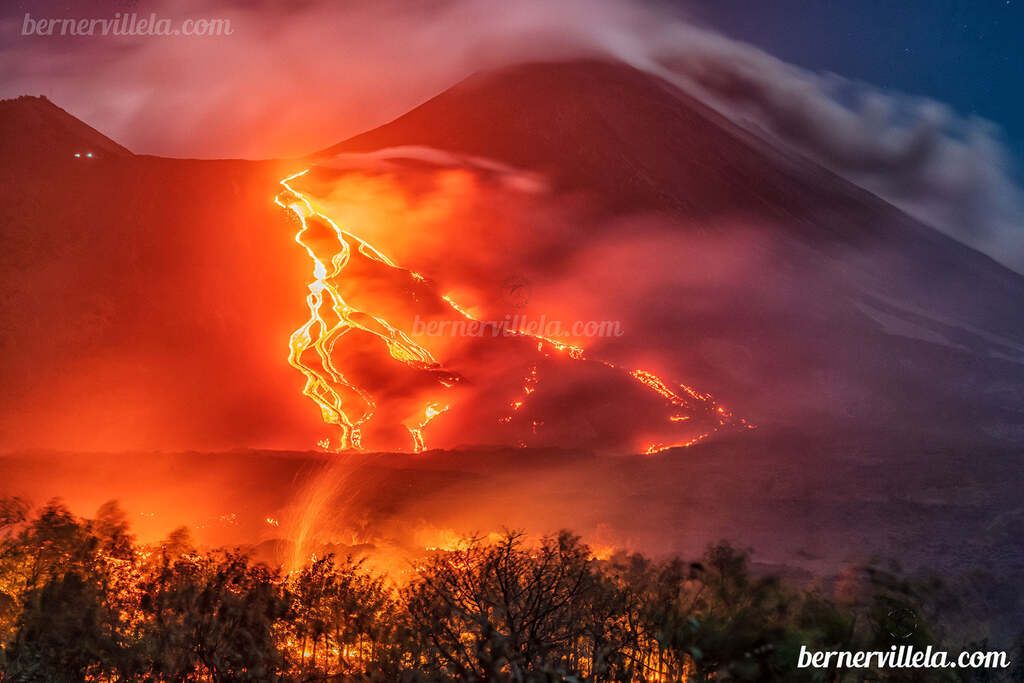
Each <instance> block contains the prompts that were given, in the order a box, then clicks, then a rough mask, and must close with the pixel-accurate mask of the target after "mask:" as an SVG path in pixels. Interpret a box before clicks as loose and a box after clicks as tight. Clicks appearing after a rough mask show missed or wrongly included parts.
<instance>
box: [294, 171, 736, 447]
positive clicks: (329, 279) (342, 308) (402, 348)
mask: <svg viewBox="0 0 1024 683" xmlns="http://www.w3.org/2000/svg"><path fill="white" fill-rule="evenodd" d="M309 170H310V169H308V168H307V169H306V170H304V171H300V172H299V173H295V174H293V175H290V176H288V177H287V178H284V179H283V180H281V181H280V184H281V186H282V187H283V188H284V190H282V191H281V192H280V193H278V195H277V196H276V197H275V198H274V202H275V203H276V204H277V205H278V206H280V207H281V208H283V209H286V210H288V211H291V212H292V213H294V214H295V216H296V217H297V218H298V220H299V230H298V231H297V232H296V233H295V242H296V243H297V244H299V245H300V246H301V247H302V248H303V249H305V251H306V254H307V255H308V256H309V258H310V259H311V260H312V261H313V277H314V280H313V282H311V283H310V284H309V292H310V293H309V295H308V296H307V297H306V304H307V306H308V307H309V318H308V319H307V320H306V322H305V323H303V324H302V326H301V327H299V328H298V329H297V330H295V331H294V332H293V333H292V335H291V337H290V338H289V340H288V348H289V353H288V362H289V364H290V365H292V367H294V368H296V369H297V370H299V371H300V372H301V373H302V374H303V375H304V376H305V378H306V384H305V386H304V387H303V390H302V393H303V394H304V395H305V396H307V397H309V398H310V399H312V400H313V401H314V402H315V403H316V404H317V405H318V406H319V407H320V412H321V415H322V417H323V420H324V422H326V423H327V424H333V425H337V426H338V428H339V429H340V432H341V435H340V437H339V442H338V447H337V448H336V450H338V451H343V450H348V449H351V448H354V449H361V448H362V444H361V428H362V426H363V425H365V424H366V423H367V422H368V421H369V420H370V419H371V418H372V417H373V414H374V410H375V408H376V403H375V402H374V399H373V397H372V396H370V394H369V393H368V392H367V391H366V390H365V389H362V388H361V387H359V386H357V385H355V384H353V383H352V382H350V381H349V380H348V379H347V378H346V377H345V375H344V374H342V373H341V371H339V370H338V368H337V367H336V366H335V364H334V361H333V358H332V357H333V352H334V347H335V344H336V343H337V341H338V340H339V339H340V338H341V337H342V335H344V334H345V333H347V332H348V331H350V330H353V329H356V330H362V331H364V332H368V333H370V334H372V335H374V336H376V337H378V338H379V339H381V340H382V341H383V342H384V343H385V344H386V345H387V348H388V353H389V354H390V355H391V357H392V358H394V359H395V360H397V361H399V362H402V363H405V364H407V365H409V366H412V367H415V368H418V369H441V366H440V364H439V363H438V362H437V360H435V358H434V357H433V355H431V353H430V352H429V351H428V350H427V349H425V348H423V347H422V346H420V345H419V344H417V343H416V342H414V341H413V340H412V339H411V338H410V337H409V335H407V334H406V333H405V332H403V331H402V330H399V329H398V328H396V327H394V326H393V325H392V324H391V323H389V322H388V321H387V320H385V319H384V318H381V317H379V316H376V315H372V314H369V313H366V312H365V311H361V310H358V309H356V308H354V307H353V306H351V305H349V304H348V303H347V302H346V301H345V300H344V299H343V298H342V296H341V294H340V292H339V290H338V287H337V285H336V284H335V283H336V281H337V278H339V276H340V275H341V272H342V271H343V270H344V269H345V267H346V266H347V265H348V262H349V259H350V256H351V245H350V241H351V242H352V243H354V244H356V245H358V250H359V253H361V254H362V255H363V256H365V257H367V258H370V259H372V260H375V261H378V262H380V263H383V264H384V265H386V266H388V267H390V268H395V269H396V270H401V271H403V272H405V273H406V274H407V275H408V276H409V277H410V278H412V279H414V280H417V281H423V280H424V278H423V276H422V275H420V274H419V273H416V272H413V271H410V270H407V269H405V268H402V267H401V266H398V265H397V264H396V263H395V262H394V261H392V260H391V259H389V258H388V257H387V256H385V255H384V254H382V253H381V252H380V251H379V250H377V249H376V248H375V247H373V246H372V245H370V244H369V243H367V242H366V241H364V240H362V239H361V238H359V237H357V236H356V235H353V234H352V233H350V232H347V231H345V230H342V229H341V228H340V227H338V225H337V224H336V223H335V222H334V221H333V220H331V218H330V217H329V216H326V215H325V214H323V213H320V212H318V211H317V210H316V209H314V208H313V204H312V202H310V201H309V199H308V198H307V197H306V196H305V195H304V194H302V193H301V192H299V191H298V190H296V189H295V188H294V187H292V186H291V185H290V183H291V181H293V180H295V179H296V178H300V177H302V176H304V175H306V174H307V173H309ZM311 219H313V220H317V221H320V222H322V223H323V224H324V225H326V226H328V227H330V229H331V230H333V232H334V234H335V237H336V238H337V241H338V246H339V250H338V251H337V252H335V253H334V254H333V255H332V256H331V258H330V261H329V264H328V263H324V261H322V260H321V259H320V257H318V256H317V254H316V253H315V252H314V251H313V249H312V247H310V245H308V244H306V243H305V242H304V241H303V236H304V235H305V234H306V231H307V230H308V229H309V221H310V220H311ZM442 298H443V299H444V301H445V302H447V303H448V305H449V306H451V308H452V309H453V310H454V311H456V312H457V313H458V314H459V315H461V316H463V317H464V318H467V319H469V320H476V318H475V317H473V315H472V314H470V313H469V311H468V310H467V309H466V308H464V307H462V306H460V305H459V304H457V303H456V302H455V301H454V300H453V299H452V298H451V297H450V296H448V295H445V296H443V297H442ZM325 304H328V305H327V309H326V310H327V311H328V312H329V313H327V314H326V315H327V317H328V318H334V319H336V322H333V324H332V322H329V320H328V319H326V318H325V313H324V310H325ZM357 314H358V315H359V316H360V318H366V319H367V322H360V320H359V319H356V318H354V316H355V315H357ZM507 332H508V333H509V334H512V335H514V336H521V337H527V338H530V339H533V340H535V341H536V342H537V350H538V351H540V352H543V351H544V347H545V345H547V346H549V347H550V348H551V349H553V350H555V351H558V352H565V353H567V355H568V356H569V358H571V359H573V360H585V359H587V358H586V356H585V354H584V350H583V348H582V347H580V346H574V345H572V344H567V343H564V342H560V341H557V340H554V339H549V338H547V337H542V336H539V335H534V334H530V333H527V332H522V331H519V330H507ZM311 348H312V349H313V351H315V352H316V355H317V357H318V358H319V365H320V368H321V370H317V369H316V368H315V367H312V366H310V365H308V364H306V363H305V362H304V361H303V355H304V354H305V353H306V352H307V351H308V350H309V349H311ZM596 362H599V363H601V364H603V365H605V366H607V367H609V368H613V369H615V370H618V371H620V372H624V373H626V374H628V375H629V376H630V377H631V378H632V379H633V380H635V381H636V382H638V383H640V384H642V385H643V386H644V387H646V388H647V389H649V390H651V391H653V392H655V393H657V394H659V395H660V396H661V397H662V398H664V399H666V400H667V401H668V402H669V403H670V404H671V405H673V406H677V407H681V408H682V407H687V408H693V407H694V403H700V404H703V405H704V406H706V407H707V408H709V409H710V411H713V413H714V415H715V417H716V419H717V422H718V425H717V426H715V427H712V428H711V429H710V430H709V431H707V432H704V433H702V434H699V435H698V436H695V437H690V438H688V439H686V440H684V441H679V442H675V443H667V444H665V443H655V444H651V445H649V446H647V447H646V448H645V452H646V453H647V454H654V453H659V452H661V451H664V450H667V449H669V448H674V447H686V446H692V445H693V444H695V443H698V442H700V441H703V440H704V439H706V438H708V437H709V436H711V434H712V433H713V432H714V431H716V430H717V429H718V428H720V427H724V426H725V425H726V424H728V423H730V422H731V421H732V420H733V415H732V413H731V411H729V410H728V409H726V408H725V407H724V406H722V405H719V404H718V403H716V402H715V400H714V399H713V397H712V396H711V395H710V394H703V393H700V392H698V391H696V390H694V389H692V388H691V387H688V386H686V385H684V384H681V385H679V387H680V388H681V389H682V390H683V392H684V393H685V394H686V395H687V396H688V397H689V400H687V399H686V398H683V397H682V396H680V395H679V394H678V393H676V392H675V391H674V390H673V389H672V388H670V387H669V385H668V384H667V383H666V382H665V381H664V380H662V379H661V378H660V377H658V376H657V375H655V374H654V373H652V372H649V371H647V370H639V369H638V370H626V369H624V368H620V367H619V366H617V365H615V364H613V363H610V362H608V361H604V360H597V361H596ZM438 381H439V382H440V383H441V384H442V386H445V387H450V386H451V385H452V381H451V379H450V375H447V374H445V375H443V376H439V378H438ZM538 381H539V380H538V377H537V368H536V366H535V365H534V366H532V367H531V369H530V375H529V376H528V377H527V378H526V379H525V382H524V391H523V395H522V396H521V397H520V398H517V399H515V400H513V401H512V403H511V404H510V407H511V408H512V410H513V411H517V410H519V409H520V408H521V407H522V406H523V404H524V402H525V401H526V399H527V397H528V396H529V395H530V394H532V393H533V391H534V388H535V387H536V384H537V382H538ZM332 385H339V386H341V387H343V388H344V389H346V390H348V391H350V392H352V394H354V395H355V396H357V397H359V399H360V400H362V401H363V403H364V404H365V406H364V407H363V409H362V410H361V412H360V413H359V414H358V415H356V416H355V417H353V416H352V415H350V414H349V413H348V412H346V410H345V406H344V400H343V398H342V396H341V394H340V393H339V392H338V390H336V389H335V388H334V386H332ZM448 409H449V406H448V405H443V404H441V403H438V402H435V401H430V402H428V403H427V404H426V406H425V407H424V409H423V413H422V417H414V418H412V422H411V423H406V424H405V427H406V429H407V430H408V431H409V435H410V437H411V438H412V447H413V451H414V452H416V453H419V452H421V451H423V450H424V449H425V447H426V444H425V442H424V438H423V430H424V429H425V428H426V426H427V425H428V424H429V423H430V422H431V421H432V420H433V419H434V418H436V417H437V416H438V415H441V414H442V413H444V412H446V411H447V410H448ZM668 419H669V421H670V422H684V421H687V420H689V419H690V416H687V415H678V414H676V415H672V416H670V417H669V418H668ZM510 420H511V415H509V416H505V417H501V418H499V422H506V423H507V422H509V421H510ZM738 422H739V424H741V425H743V426H745V427H747V428H753V425H751V424H749V423H748V422H747V421H746V420H743V419H740V420H738ZM542 424H543V423H542V422H537V421H534V423H533V431H534V433H536V430H537V427H538V426H540V425H542ZM320 445H322V446H325V447H326V446H328V445H329V443H325V442H324V441H321V442H320Z"/></svg>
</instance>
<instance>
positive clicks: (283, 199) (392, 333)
mask: <svg viewBox="0 0 1024 683" xmlns="http://www.w3.org/2000/svg"><path fill="white" fill-rule="evenodd" d="M308 172H309V169H306V170H304V171H301V172H299V173H296V174H294V175H291V176H288V177H287V178H285V179H284V180H282V181H281V186H282V187H283V188H284V190H283V191H282V192H280V193H279V194H278V195H277V197H276V198H275V200H274V201H275V202H276V203H277V205H278V206H280V207H282V208H285V209H288V210H290V211H291V212H292V213H294V214H295V216H296V217H297V218H298V220H299V230H298V232H296V234H295V241H296V242H297V243H298V244H299V245H300V246H302V247H303V249H305V250H306V254H307V255H308V256H309V258H310V260H311V261H312V262H313V277H314V280H313V282H311V283H310V285H309V292H310V293H309V296H308V297H307V298H306V304H307V306H308V307H309V319H308V320H306V322H305V323H304V324H303V325H302V326H301V327H299V328H298V329H297V330H295V332H293V333H292V335H291V337H290V339H289V341H288V347H289V354H288V362H289V364H291V366H292V367H294V368H296V369H297V370H299V371H300V372H301V373H302V374H303V375H304V376H305V377H306V384H305V387H304V388H303V390H302V393H303V394H304V395H305V396H308V397H309V398H310V399H312V400H313V401H314V402H315V403H316V404H317V405H318V406H319V407H320V413H321V415H322V417H323V420H324V422H326V423H327V424H333V425H336V426H337V427H338V428H339V430H340V434H339V437H338V446H337V449H336V450H338V451H344V450H348V449H361V448H362V440H361V427H362V425H364V424H365V423H366V422H367V421H369V420H370V418H372V417H373V413H374V410H375V408H376V402H375V401H374V399H373V397H372V396H371V395H370V394H369V393H368V392H367V391H366V390H364V389H363V388H361V387H359V386H356V385H355V384H354V383H352V382H351V381H349V380H348V379H347V378H346V377H345V375H344V374H343V373H342V372H341V371H340V370H339V369H338V368H337V367H336V366H335V364H334V346H335V343H336V342H337V341H338V340H339V339H340V338H341V336H342V335H344V334H346V333H347V332H349V331H351V330H361V331H363V332H368V333H370V334H372V335H374V336H376V337H377V338H378V339H380V340H381V341H382V342H384V344H385V345H386V346H387V349H388V353H389V354H390V355H391V357H392V358H394V359H395V360H397V361H399V362H401V363H405V364H406V365H410V366H413V367H419V368H426V367H436V366H438V363H437V361H436V360H435V359H434V357H433V356H432V355H431V353H430V352H429V351H428V350H427V349H425V348H423V347H422V346H420V345H419V344H417V343H416V342H414V341H413V340H412V339H411V338H410V337H409V336H408V335H407V334H406V333H405V332H403V331H402V330H399V329H398V328H396V327H395V326H393V325H392V324H391V323H389V322H388V321H387V320H385V319H384V318H383V317H380V316H377V315H373V314H369V313H367V312H365V311H360V310H358V309H356V308H355V307H353V306H351V305H350V304H349V303H348V302H346V301H345V300H344V298H343V297H342V296H341V293H340V291H339V289H338V284H339V282H340V279H341V275H342V272H343V271H344V269H345V267H346V266H347V265H348V263H349V259H350V257H351V252H352V246H353V245H355V246H356V247H357V249H358V251H359V253H360V254H362V255H363V256H365V257H367V258H369V259H372V260H374V261H378V262H380V263H383V264H384V265H386V266H388V267H391V268H395V269H398V266H397V265H396V264H395V263H394V262H393V261H392V260H391V259H389V258H388V257H387V256H385V255H384V254H382V253H381V252H380V251H379V250H377V249H376V248H375V247H374V246H372V245H370V244H369V243H367V242H365V241H363V240H362V239H360V238H359V237H356V236H355V235H353V234H352V233H350V232H346V231H345V230H342V229H341V228H340V227H338V225H337V224H336V223H335V222H334V221H333V220H331V218H330V217H329V216H326V215H325V214H322V213H320V212H318V211H317V210H316V209H314V208H313V204H312V203H311V202H310V201H309V199H307V198H306V196H305V195H303V194H302V193H301V192H299V191H297V190H295V189H294V188H293V187H292V186H291V185H290V184H289V183H291V181H293V180H295V179H296V178H299V177H301V176H304V175H306V174H307V173H308ZM313 221H317V222H319V223H321V224H322V225H327V226H329V227H330V229H331V230H332V231H333V232H334V235H335V239H336V242H337V243H336V246H335V248H336V251H334V252H333V253H332V254H331V255H330V258H329V259H327V262H326V263H325V260H324V259H322V258H321V257H320V256H319V255H317V253H316V252H315V251H314V249H313V247H312V246H311V245H310V244H308V243H307V242H305V241H304V236H305V235H306V232H307V231H308V230H309V227H310V223H311V222H313ZM328 263H329V264H330V268H328ZM405 272H406V273H407V274H408V275H409V277H410V278H411V279H414V280H417V279H422V276H418V274H414V273H411V272H409V271H405ZM325 303H326V304H328V312H329V315H328V317H329V318H331V319H332V320H334V321H335V322H333V324H331V323H329V322H328V319H327V318H325V312H324V310H323V309H324V304H325ZM310 349H312V350H313V351H314V352H315V353H316V356H317V359H318V363H317V365H319V368H318V367H316V365H311V364H310V363H307V362H306V360H305V359H304V356H305V355H306V352H307V351H308V350H310ZM343 394H348V396H349V399H350V400H349V401H348V402H350V403H355V410H353V409H352V408H350V407H349V406H348V405H347V404H346V403H347V402H346V398H345V397H343ZM352 399H354V400H352ZM427 421H429V418H428V420H427ZM424 424H426V423H424ZM420 429H422V427H420V428H417V429H415V430H414V429H412V428H410V430H409V431H410V433H411V434H412V439H413V450H415V451H417V452H418V451H420V450H422V449H423V437H422V432H421V431H419V430H420Z"/></svg>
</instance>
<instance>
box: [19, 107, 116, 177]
mask: <svg viewBox="0 0 1024 683" xmlns="http://www.w3.org/2000/svg"><path fill="white" fill-rule="evenodd" d="M0 140H2V143H0V157H3V158H8V159H13V160H17V161H20V162H23V163H31V162H39V161H52V160H57V159H75V158H79V159H87V158H96V159H99V158H104V157H124V156H130V155H131V154H132V153H131V151H130V150H128V149H127V148H126V147H124V146H123V145H120V144H118V143H117V142H115V141H114V140H112V139H110V138H109V137H107V136H106V135H104V134H103V133H101V132H99V131H98V130H96V129H95V128H93V127H92V126H90V125H88V124H87V123H85V122H84V121H82V120H81V119H78V118H76V117H75V116H73V115H72V114H70V113H68V112H67V111H65V110H64V109H62V108H61V107H59V106H57V105H56V104H54V103H53V102H52V101H51V100H50V99H49V98H47V97H46V96H45V95H21V96H19V97H13V98H10V99H5V100H0ZM76 154H78V155H80V156H78V157H76V156H75V155H76ZM89 154H91V155H92V156H91V157H90V156H87V155H89Z"/></svg>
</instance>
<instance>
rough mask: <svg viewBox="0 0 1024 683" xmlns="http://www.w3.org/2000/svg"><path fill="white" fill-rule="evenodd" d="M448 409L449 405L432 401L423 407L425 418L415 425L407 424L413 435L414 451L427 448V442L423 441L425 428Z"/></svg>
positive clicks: (421, 450) (419, 451)
mask: <svg viewBox="0 0 1024 683" xmlns="http://www.w3.org/2000/svg"><path fill="white" fill-rule="evenodd" d="M447 410H448V406H446V405H445V406H443V405H441V404H440V403H435V402H433V401H432V402H430V403H428V404H427V405H426V407H424V408H423V419H422V420H420V421H419V422H418V423H416V424H415V425H413V426H408V425H406V429H408V430H409V434H411V435H412V450H413V453H422V452H423V450H424V449H425V448H426V444H425V443H424V442H423V429H424V428H425V427H426V426H427V425H428V424H430V421H431V420H433V419H434V418H435V417H437V416H438V415H440V414H441V413H443V412H445V411H447Z"/></svg>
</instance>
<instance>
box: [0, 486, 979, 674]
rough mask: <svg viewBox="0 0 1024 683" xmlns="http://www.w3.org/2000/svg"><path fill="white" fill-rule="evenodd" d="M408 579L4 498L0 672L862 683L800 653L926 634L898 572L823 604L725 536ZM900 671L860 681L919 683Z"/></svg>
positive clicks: (431, 569) (552, 545)
mask: <svg viewBox="0 0 1024 683" xmlns="http://www.w3.org/2000/svg"><path fill="white" fill-rule="evenodd" d="M411 575H412V578H411V579H410V580H409V581H407V582H406V583H404V584H403V585H402V586H401V587H395V586H393V585H392V584H391V583H389V581H388V580H387V579H386V578H384V577H379V576H375V575H373V574H372V573H371V572H369V571H368V570H366V569H365V568H364V567H363V566H362V564H361V563H360V562H359V561H357V560H352V559H347V558H346V559H340V558H336V557H334V556H327V557H324V558H320V559H316V560H315V561H311V563H310V565H309V566H307V567H306V568H305V569H303V570H302V571H300V572H295V573H292V574H290V575H285V574H283V573H282V572H281V571H280V570H277V569H273V568H269V567H267V566H265V565H263V564H259V563H254V562H252V561H251V560H250V559H249V558H247V557H246V556H245V555H244V554H241V553H239V552H234V551H203V552H201V551H199V550H196V549H195V548H194V547H193V546H192V544H191V542H190V540H189V536H188V533H187V532H186V531H184V530H182V531H179V532H175V533H174V534H172V535H171V537H170V538H168V539H167V540H166V541H165V542H163V543H161V544H159V545H157V546H140V545H138V544H136V543H135V541H134V539H133V537H132V536H131V534H130V530H129V526H128V524H127V523H126V521H125V516H124V514H123V513H122V512H121V511H120V510H119V509H118V507H117V506H116V505H115V504H107V505H105V506H103V508H101V509H100V511H99V512H98V514H97V515H96V517H95V518H94V519H80V518H77V517H75V516H74V515H72V514H70V513H69V512H68V511H67V510H66V509H65V508H64V507H62V506H61V505H59V504H56V503H51V504H50V505H47V506H46V507H44V508H43V509H41V510H39V511H37V512H36V513H35V514H31V511H30V510H29V509H28V506H26V505H25V504H24V503H22V502H20V501H17V500H6V501H3V502H2V505H0V638H2V641H0V642H2V643H3V645H2V650H0V670H2V674H0V680H2V681H4V682H5V683H6V682H12V683H13V682H15V681H17V682H23V681H24V682H28V681H32V682H35V681H39V682H47V683H61V682H65V681H67V682H77V681H84V680H97V681H311V682H312V681H349V680H364V681H365V680H368V681H442V680H445V681H447V680H464V681H681V680H694V681H704V680H712V679H714V680H718V681H729V680H747V681H800V680H808V681H810V680H817V681H835V680H863V679H864V676H865V672H863V671H859V672H837V671H834V670H833V671H822V670H811V669H798V668H797V666H796V664H797V657H798V652H799V649H800V646H801V645H806V646H808V648H810V649H813V650H860V649H867V650H877V649H888V647H889V646H890V645H892V644H894V643H896V644H900V645H914V646H915V647H924V646H926V645H928V644H933V643H935V641H936V637H935V633H934V632H933V630H932V628H930V627H929V625H928V623H926V621H927V620H926V618H925V615H924V610H923V608H922V606H921V600H920V596H919V591H918V590H917V589H916V588H915V586H914V585H913V584H912V583H910V582H908V581H905V580H903V579H901V578H899V577H898V576H895V575H892V574H888V573H885V572H880V571H877V570H865V571H862V572H859V573H857V574H855V575H854V574H851V576H850V577H849V581H848V582H847V583H846V584H844V585H843V586H842V590H839V591H831V593H830V595H829V596H828V597H826V596H825V595H823V594H821V593H818V592H815V591H797V590H793V589H789V588H787V587H786V586H784V585H783V584H782V583H780V582H779V581H777V580H775V579H772V578H762V577H755V576H753V575H752V574H751V572H750V571H749V568H748V562H747V556H746V555H745V554H744V553H742V552H739V551H737V550H735V549H733V548H731V547H729V546H727V545H719V546H716V547H713V548H711V549H710V550H708V552H707V553H706V554H705V555H704V557H702V558H701V559H700V561H699V562H694V563H687V562H683V561H679V560H673V561H668V562H654V561H651V560H649V559H647V558H645V557H642V556H640V555H627V554H624V553H623V554H619V555H616V556H613V557H612V558H611V559H608V560H597V559H595V558H594V557H593V555H592V554H591V552H590V550H589V549H588V548H587V546H586V545H584V544H583V543H581V542H580V540H579V539H578V538H577V537H575V536H573V535H571V534H569V533H562V534H560V535H558V536H555V537H551V538H547V539H544V540H543V541H541V542H540V543H539V544H530V545H528V544H526V543H524V541H523V539H522V537H521V536H519V535H517V534H515V533H509V534H507V535H505V536H504V538H502V539H501V540H500V541H499V542H497V543H484V542H482V541H479V540H470V541H468V542H467V543H466V545H465V547H464V549H462V550H458V551H455V552H439V553H436V554H434V555H432V556H431V557H430V558H429V559H428V560H426V561H425V562H424V563H423V564H422V565H421V566H416V567H414V571H413V572H412V573H411ZM837 594H838V597H837ZM894 634H895V635H894ZM894 638H896V640H894ZM909 672H910V673H909V674H907V675H905V677H904V678H901V677H900V675H899V674H898V673H897V674H893V673H892V672H884V673H881V674H879V673H878V672H876V673H875V674H870V672H868V673H869V675H872V676H874V677H873V678H871V679H870V680H881V679H884V680H922V679H920V678H915V675H918V676H919V675H920V672H916V673H915V672H914V671H913V670H909ZM928 675H929V678H928V680H958V679H956V678H954V677H952V674H947V673H945V672H935V671H931V672H928ZM943 676H950V677H949V678H945V679H944V678H942V677H943ZM990 680H994V679H990Z"/></svg>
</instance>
